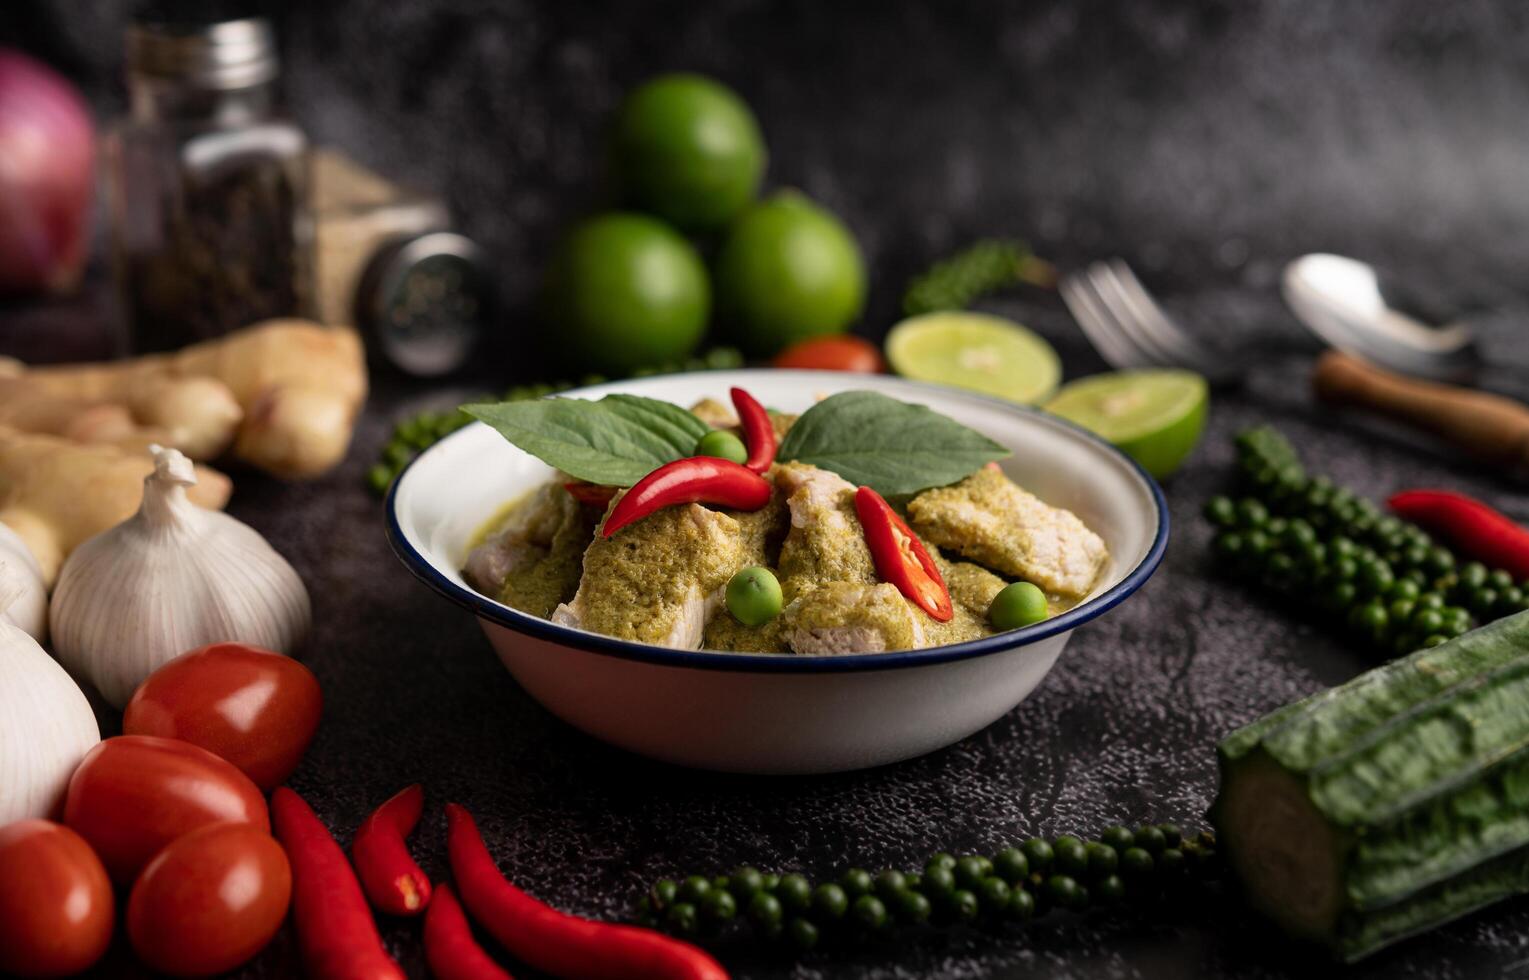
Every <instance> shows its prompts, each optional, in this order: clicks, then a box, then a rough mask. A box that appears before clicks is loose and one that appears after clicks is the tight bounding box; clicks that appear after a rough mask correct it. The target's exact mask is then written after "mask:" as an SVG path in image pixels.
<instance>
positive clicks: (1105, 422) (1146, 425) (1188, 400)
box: [1043, 369, 1210, 478]
mask: <svg viewBox="0 0 1529 980" xmlns="http://www.w3.org/2000/svg"><path fill="white" fill-rule="evenodd" d="M1209 404H1210V389H1209V386H1207V385H1206V383H1205V379H1204V378H1202V377H1201V376H1200V375H1198V374H1195V373H1194V372H1193V371H1177V370H1168V369H1164V370H1148V371H1116V372H1113V373H1110V374H1096V375H1094V376H1093V377H1090V378H1080V379H1079V380H1077V381H1073V382H1071V383H1069V384H1066V385H1064V386H1063V387H1062V390H1061V391H1059V392H1057V393H1056V397H1054V398H1052V399H1051V400H1050V401H1048V402H1046V404H1045V405H1044V406H1043V407H1044V408H1045V409H1046V410H1047V411H1048V412H1052V413H1054V414H1056V415H1060V416H1062V418H1064V419H1068V420H1070V421H1072V422H1076V423H1078V424H1079V425H1081V426H1083V428H1085V429H1088V430H1090V431H1092V432H1096V433H1098V434H1099V435H1101V436H1103V437H1104V438H1106V439H1108V440H1109V441H1110V442H1112V443H1114V444H1115V445H1117V446H1119V447H1120V448H1121V449H1122V450H1124V451H1125V452H1126V453H1127V454H1128V455H1129V456H1131V458H1133V459H1135V460H1136V461H1137V462H1138V463H1140V464H1141V465H1142V468H1143V469H1145V470H1146V471H1147V472H1148V473H1151V474H1152V475H1153V476H1155V477H1159V478H1161V477H1165V476H1167V475H1169V474H1170V473H1172V472H1173V471H1174V470H1176V469H1178V468H1179V464H1180V463H1182V462H1184V457H1186V456H1188V455H1189V454H1190V452H1191V451H1192V450H1193V449H1194V448H1195V445H1196V444H1197V443H1199V441H1200V434H1201V433H1202V432H1203V431H1204V430H1205V415H1206V411H1207V409H1208V406H1209Z"/></svg>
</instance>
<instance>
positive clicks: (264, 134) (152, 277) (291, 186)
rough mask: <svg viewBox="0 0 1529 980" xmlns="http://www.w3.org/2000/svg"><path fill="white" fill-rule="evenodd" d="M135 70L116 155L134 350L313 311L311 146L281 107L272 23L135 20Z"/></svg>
mask: <svg viewBox="0 0 1529 980" xmlns="http://www.w3.org/2000/svg"><path fill="white" fill-rule="evenodd" d="M127 71H128V94H129V99H130V109H129V113H128V116H127V118H126V119H124V120H122V121H121V122H120V123H119V124H118V125H117V126H116V127H115V129H114V131H113V132H112V133H111V134H110V136H109V138H108V140H107V144H106V152H107V158H108V166H107V191H108V199H109V204H110V210H111V229H112V252H113V264H114V269H115V274H116V278H117V282H118V288H119V291H120V293H121V296H122V299H123V306H124V308H125V312H126V314H127V317H128V320H129V323H130V329H131V336H132V346H133V347H134V348H135V349H137V350H164V349H169V348H174V347H180V346H183V345H185V344H188V343H191V342H193V341H197V340H203V339H206V338H208V337H214V336H218V335H220V334H223V333H227V332H228V331H230V330H234V329H237V328H239V327H242V326H245V325H247V324H250V323H254V322H256V321H259V320H264V319H269V318H272V317H284V316H301V317H311V316H312V315H313V299H312V295H313V270H312V261H313V260H312V220H311V217H310V214H309V207H308V193H307V149H308V143H307V139H306V138H305V136H304V135H303V132H302V130H300V129H299V128H298V127H297V126H296V125H294V124H293V123H291V122H289V121H287V120H286V119H284V118H282V117H281V116H280V115H279V114H278V112H277V108H276V78H277V58H276V49H275V42H274V37H273V35H272V32H271V28H270V25H269V24H268V23H267V22H266V21H264V20H262V19H259V18H251V19H245V20H232V21H222V22H219V23H211V24H198V25H187V24H165V23H144V22H140V23H135V24H134V25H133V26H132V27H130V28H129V31H128V44H127Z"/></svg>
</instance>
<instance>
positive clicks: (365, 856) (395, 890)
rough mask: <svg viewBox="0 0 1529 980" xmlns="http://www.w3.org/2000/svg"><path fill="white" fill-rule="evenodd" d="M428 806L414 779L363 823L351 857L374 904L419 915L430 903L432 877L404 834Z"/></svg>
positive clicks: (389, 911)
mask: <svg viewBox="0 0 1529 980" xmlns="http://www.w3.org/2000/svg"><path fill="white" fill-rule="evenodd" d="M424 809H425V790H424V787H422V786H420V785H419V784H418V783H415V784H414V785H413V786H410V787H408V788H407V789H404V790H402V791H400V792H399V793H398V794H397V795H396V796H394V797H393V798H392V799H390V800H388V801H387V802H386V803H384V804H382V806H379V807H378V808H377V809H376V810H375V811H373V813H372V815H371V816H369V817H367V818H366V819H365V820H364V821H362V823H361V827H360V829H358V830H357V831H356V838H355V840H353V841H351V844H350V859H351V861H353V862H354V863H355V865H356V875H357V876H358V877H359V878H360V879H361V887H362V889H363V890H365V892H366V897H367V898H369V899H370V900H371V903H372V906H373V907H374V908H376V909H377V911H379V912H386V913H387V914H388V915H418V914H419V913H421V912H423V911H424V910H425V906H427V905H429V904H430V879H429V878H428V877H427V876H426V875H425V873H424V872H423V871H421V870H420V869H419V865H417V864H415V863H414V858H412V857H410V856H409V847H408V845H407V844H405V843H404V838H405V837H408V836H409V835H410V834H412V833H414V827H415V825H416V824H418V823H419V816H420V814H421V813H422V812H424Z"/></svg>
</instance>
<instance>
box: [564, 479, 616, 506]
mask: <svg viewBox="0 0 1529 980" xmlns="http://www.w3.org/2000/svg"><path fill="white" fill-rule="evenodd" d="M563 489H564V490H567V491H568V496H570V497H572V498H573V499H574V500H577V501H578V502H579V503H581V504H588V505H589V506H591V507H599V508H600V509H602V510H604V509H605V508H606V507H609V506H610V502H611V498H612V497H614V496H616V491H617V489H619V488H618V487H606V486H601V485H600V484H598V483H585V482H584V481H582V480H574V481H573V482H571V483H565V484H563Z"/></svg>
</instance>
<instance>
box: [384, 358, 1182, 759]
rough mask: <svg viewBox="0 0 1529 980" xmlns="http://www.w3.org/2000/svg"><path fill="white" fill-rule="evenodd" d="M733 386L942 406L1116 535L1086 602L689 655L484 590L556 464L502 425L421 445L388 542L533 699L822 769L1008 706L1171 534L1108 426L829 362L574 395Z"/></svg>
mask: <svg viewBox="0 0 1529 980" xmlns="http://www.w3.org/2000/svg"><path fill="white" fill-rule="evenodd" d="M732 385H740V386H742V387H744V388H747V389H748V390H749V391H750V392H751V393H752V394H753V395H754V396H755V397H756V398H758V399H759V400H760V401H762V402H763V403H764V404H766V405H768V406H770V407H772V408H778V409H780V410H783V411H788V412H791V411H795V412H800V411H804V410H805V409H807V408H808V407H809V406H810V405H811V404H812V403H813V401H814V400H815V399H817V398H818V397H820V396H823V395H828V394H833V393H834V392H838V391H845V390H850V389H869V390H872V391H879V392H882V393H884V394H886V395H890V396H892V397H894V398H898V399H901V400H903V401H909V402H918V403H922V404H925V405H928V406H929V407H930V408H933V409H934V410H936V411H938V412H942V413H944V414H946V415H948V416H950V417H951V418H954V419H956V420H958V421H960V422H962V423H964V424H966V425H969V426H971V427H972V428H974V429H977V430H979V431H981V432H983V433H985V434H986V435H987V436H989V437H990V438H992V439H995V440H997V441H998V442H999V443H1002V444H1003V445H1005V446H1007V447H1008V448H1009V449H1011V450H1013V452H1014V455H1013V456H1011V457H1009V458H1008V459H1005V460H1003V461H1002V466H1003V467H1004V470H1005V471H1006V472H1007V473H1008V474H1009V476H1011V477H1012V478H1013V479H1014V480H1016V481H1017V482H1018V483H1020V484H1021V485H1022V486H1024V487H1026V488H1027V489H1029V490H1031V491H1032V492H1034V493H1035V494H1037V495H1038V496H1040V497H1041V498H1042V499H1044V500H1046V501H1047V502H1049V503H1052V504H1055V505H1057V506H1060V507H1066V508H1067V509H1069V510H1071V511H1073V512H1075V513H1076V514H1077V515H1078V516H1079V517H1081V518H1082V519H1083V521H1084V523H1086V524H1087V525H1088V526H1089V527H1091V528H1093V529H1094V530H1095V531H1096V532H1098V533H1099V535H1100V536H1101V537H1103V538H1104V540H1105V543H1106V544H1107V545H1108V546H1109V550H1110V562H1109V565H1108V567H1107V568H1106V569H1105V570H1104V573H1103V575H1102V576H1101V578H1100V581H1099V583H1098V584H1097V585H1096V586H1095V588H1094V591H1093V593H1092V594H1091V595H1090V596H1089V597H1088V598H1087V600H1086V601H1084V602H1082V603H1080V604H1078V605H1077V606H1075V607H1074V608H1072V609H1070V610H1068V611H1067V612H1065V613H1063V614H1062V615H1060V616H1057V617H1055V618H1053V619H1049V620H1046V621H1045V622H1043V623H1037V624H1036V625H1034V626H1030V627H1027V628H1025V629H1022V630H1016V631H1014V632H1009V633H1003V634H1000V635H998V636H991V637H986V638H983V639H980V640H973V641H971V642H968V643H959V644H954V645H951V646H944V647H934V648H931V649H927V650H908V651H902V652H895V653H876V654H857V655H848V656H832V655H814V656H804V655H799V654H743V653H718V652H707V651H688V650H674V649H669V648H666V647H656V646H649V645H647V644H642V643H633V642H629V641H626V640H617V639H613V638H611V637H608V636H601V635H599V634H596V633H588V632H585V631H583V630H576V629H571V628H568V627H565V626H558V625H555V624H553V623H551V622H548V621H546V620H543V619H538V618H536V617H534V616H529V615H526V614H525V613H521V612H517V611H516V610H514V609H511V608H509V607H508V606H505V605H503V604H502V603H499V602H495V601H494V600H493V599H490V598H488V597H487V596H483V595H480V594H479V593H477V592H475V591H474V590H473V589H472V588H471V587H470V586H469V585H468V584H467V583H466V582H465V581H463V579H462V575H461V571H460V570H461V568H462V565H463V563H464V561H465V560H466V558H467V551H468V542H469V540H470V538H471V536H472V534H473V532H474V531H475V530H477V529H478V528H479V527H481V526H482V525H483V524H484V523H485V522H486V521H488V520H489V519H490V518H491V517H492V516H493V515H494V514H495V513H496V512H497V511H498V510H499V508H500V507H501V506H502V505H503V504H504V502H505V501H507V500H510V499H512V498H514V497H515V496H517V495H519V494H521V493H522V492H524V491H526V490H528V489H530V488H531V487H533V486H536V485H538V484H540V483H541V482H544V481H545V480H546V479H547V478H548V476H549V474H550V473H551V469H550V468H549V467H548V466H547V465H546V464H544V463H542V462H541V461H540V460H538V459H536V458H535V457H533V456H530V455H528V454H527V453H525V452H522V451H521V450H519V449H517V448H516V447H514V446H512V445H510V444H509V443H508V442H506V441H505V440H504V439H503V438H501V437H500V436H499V435H498V433H496V432H494V430H493V429H490V428H489V427H488V426H486V425H482V424H474V425H471V426H468V427H466V428H464V429H462V430H460V431H459V432H456V433H455V434H453V435H451V436H450V437H448V438H446V439H444V440H442V441H441V442H440V443H438V444H436V445H435V446H433V447H431V448H430V449H429V450H427V451H426V452H424V453H423V454H421V455H420V457H419V458H418V459H416V460H415V461H414V462H413V463H412V464H411V465H410V466H409V467H408V468H407V469H406V470H405V471H404V472H403V474H402V475H400V476H399V478H398V479H397V480H396V481H395V482H394V484H393V488H392V490H391V491H390V492H389V494H388V500H387V512H388V537H389V540H390V541H391V542H392V545H393V549H394V551H396V552H397V554H398V557H399V558H400V559H402V561H403V563H404V564H405V565H407V566H408V568H409V570H410V571H412V572H413V573H414V574H415V575H416V576H418V577H419V578H420V580H421V581H423V582H424V583H425V584H427V585H429V586H430V587H431V588H433V589H435V590H436V591H437V592H439V593H441V594H442V595H444V596H445V597H446V598H448V599H450V600H452V601H453V602H455V603H457V604H458V605H460V606H464V607H466V608H467V609H469V610H471V611H472V612H474V613H475V614H477V616H478V619H479V621H480V622H481V623H482V625H483V631H484V632H485V633H486V634H487V635H488V639H489V642H490V643H491V644H492V645H493V647H494V650H495V651H496V652H497V653H498V654H499V659H500V660H502V661H503V662H504V665H505V666H506V667H507V668H509V671H510V673H511V674H513V675H514V676H515V679H516V680H517V681H519V682H520V684H521V686H522V687H523V688H525V690H526V691H528V692H529V693H530V694H531V696H532V697H534V698H536V699H537V700H538V701H540V702H541V703H542V704H543V705H544V706H546V708H547V709H548V710H550V711H551V712H552V713H553V714H555V715H557V716H558V717H559V718H562V719H563V720H564V721H566V722H568V723H569V724H571V725H573V726H574V727H576V728H579V729H582V730H583V731H585V732H588V733H589V734H590V735H593V736H595V737H596V738H599V739H603V740H604V741H606V742H609V743H611V744H612V745H617V746H620V747H621V748H624V749H629V750H631V751H633V752H637V753H640V754H642V755H645V756H651V757H652V758H655V759H661V760H664V761H667V762H673V763H678V764H680V765H686V766H695V767H699V768H704V769H718V770H723V771H728V772H750V773H822V772H839V771H843V770H849V769H862V768H866V767H869V766H877V765H881V764H883V763H888V762H896V761H898V760H900V759H908V758H912V757H914V756H917V755H922V754H924V753H926V752H931V751H933V750H935V749H938V748H941V747H943V746H946V745H949V744H951V743H952V742H956V741H958V740H960V739H962V738H965V737H966V736H968V735H970V734H972V733H973V732H976V731H978V730H980V729H982V728H984V727H985V726H987V725H989V724H991V723H992V722H993V721H995V720H996V719H998V718H999V717H1001V716H1002V715H1004V714H1005V713H1006V712H1008V711H1009V710H1010V709H1012V708H1013V707H1014V706H1015V705H1017V704H1018V703H1019V702H1020V701H1022V700H1023V699H1024V698H1025V696H1026V695H1028V694H1029V693H1030V692H1031V691H1032V690H1034V689H1035V687H1036V685H1037V684H1039V683H1040V682H1041V678H1043V677H1045V676H1046V672H1047V671H1049V670H1050V669H1051V665H1052V664H1053V663H1055V662H1056V659H1057V657H1058V655H1060V654H1061V652H1062V648H1063V647H1064V646H1065V645H1066V644H1067V638H1068V636H1069V635H1070V634H1071V632H1072V630H1073V629H1074V628H1075V627H1077V626H1079V625H1080V624H1082V623H1086V622H1088V621H1089V620H1091V619H1093V618H1094V617H1096V616H1101V615H1103V614H1105V613H1106V612H1108V611H1109V610H1110V609H1112V608H1113V607H1114V606H1115V605H1116V604H1118V603H1120V602H1121V601H1122V600H1124V599H1125V598H1126V597H1127V596H1129V595H1130V594H1131V593H1132V592H1135V591H1136V590H1137V589H1138V588H1140V587H1141V585H1142V583H1144V582H1145V581H1146V580H1147V579H1148V578H1149V577H1150V576H1151V575H1152V573H1153V572H1154V571H1155V570H1156V569H1157V565H1158V562H1159V561H1160V560H1161V559H1162V556H1163V550H1164V548H1165V547H1166V545H1167V541H1168V510H1167V507H1166V506H1165V504H1164V502H1163V495H1162V491H1161V490H1159V489H1158V486H1157V484H1156V483H1154V482H1153V480H1152V478H1151V477H1149V476H1147V474H1146V473H1145V472H1143V471H1142V469H1141V468H1140V467H1139V466H1137V465H1136V464H1135V463H1134V462H1133V461H1132V460H1131V459H1130V458H1129V457H1127V456H1125V455H1124V454H1122V453H1121V452H1120V451H1119V450H1117V449H1115V448H1114V447H1112V446H1110V445H1109V444H1108V443H1106V442H1104V441H1103V440H1101V439H1099V438H1098V437H1096V436H1094V435H1092V434H1090V433H1088V432H1085V431H1084V430H1082V429H1080V428H1078V427H1076V426H1074V425H1072V424H1070V423H1068V422H1065V421H1062V420H1061V419H1058V418H1056V417H1054V416H1051V415H1047V414H1045V413H1044V412H1040V411H1036V410H1033V409H1027V408H1024V407H1021V406H1018V405H1014V404H1011V403H1008V402H1003V401H998V400H995V399H991V398H987V397H984V396H981V395H975V394H971V393H968V392H964V391H958V390H955V389H950V388H942V387H937V386H933V385H924V384H919V383H916V382H910V381H904V380H901V379H898V378H891V377H886V376H879V375H877V376H872V375H855V374H842V373H834V372H824V371H710V372H702V373H695V374H680V375H668V376H663V377H654V378H644V379H641V380H635V381H624V382H617V383H613V384H605V385H598V386H595V387H591V388H583V389H580V390H578V391H572V392H568V395H569V396H571V397H577V398H599V397H602V396H603V395H606V394H609V393H611V392H617V391H620V392H629V393H631V394H635V395H645V396H647V397H650V398H660V399H663V400H665V401H670V402H674V403H676V404H679V405H689V404H691V403H693V402H695V401H697V400H698V399H701V398H705V397H711V398H720V399H723V400H725V399H726V396H727V390H728V388H729V387H730V386H732Z"/></svg>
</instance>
